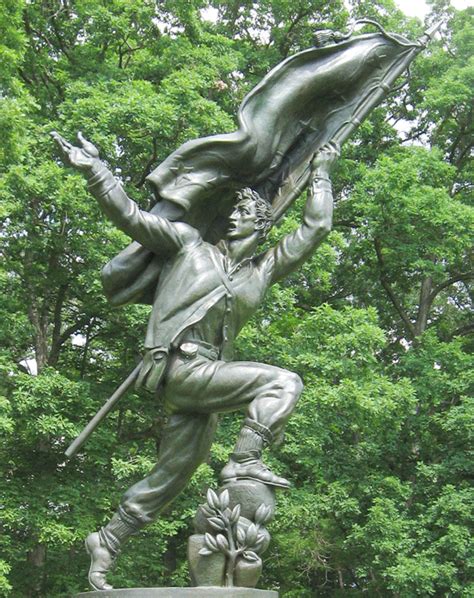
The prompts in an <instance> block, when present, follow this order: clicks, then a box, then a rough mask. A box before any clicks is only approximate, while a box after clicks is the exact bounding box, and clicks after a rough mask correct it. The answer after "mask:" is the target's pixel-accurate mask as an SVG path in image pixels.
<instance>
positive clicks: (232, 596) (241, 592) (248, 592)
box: [75, 586, 278, 598]
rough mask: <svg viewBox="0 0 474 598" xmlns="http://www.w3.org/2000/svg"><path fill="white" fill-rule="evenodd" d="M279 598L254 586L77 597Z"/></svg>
mask: <svg viewBox="0 0 474 598" xmlns="http://www.w3.org/2000/svg"><path fill="white" fill-rule="evenodd" d="M191 597H192V598H278V592H274V591H273V590H255V589H254V588H217V587H215V586H201V587H195V588H128V589H126V588H124V589H121V590H108V591H107V590H106V591H103V592H82V593H81V594H76V596H75V598H191Z"/></svg>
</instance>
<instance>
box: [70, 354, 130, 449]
mask: <svg viewBox="0 0 474 598" xmlns="http://www.w3.org/2000/svg"><path fill="white" fill-rule="evenodd" d="M141 367H142V362H140V363H139V364H138V365H137V366H136V368H135V369H134V370H133V371H132V372H131V373H130V374H129V375H128V376H127V378H126V379H125V380H124V381H123V382H122V384H121V385H120V386H119V387H118V388H117V389H116V390H115V392H114V393H113V395H112V396H111V397H110V398H109V399H108V400H107V401H106V402H105V403H104V404H103V405H102V407H101V408H100V409H99V411H98V412H97V413H96V414H95V415H94V417H93V418H92V419H91V420H90V422H89V423H88V424H87V426H86V427H85V428H84V429H83V430H82V432H81V433H80V434H79V436H78V437H77V438H76V439H75V440H74V441H73V442H72V443H71V444H70V445H69V447H68V448H67V450H66V457H68V458H69V459H70V458H71V457H74V455H75V454H76V453H77V452H78V450H79V449H80V448H81V446H82V445H83V444H84V442H85V441H86V440H87V439H88V438H89V436H90V435H91V434H92V432H93V431H94V430H95V429H96V428H97V426H98V425H99V424H100V422H101V421H102V420H103V419H104V418H105V417H106V416H107V414H108V413H109V412H110V411H111V410H112V409H113V408H114V406H115V404H116V403H117V401H118V400H119V399H120V398H121V397H122V396H123V395H124V394H125V393H126V392H127V390H128V389H129V388H130V387H131V386H132V384H133V383H134V382H135V380H136V379H137V376H138V373H139V372H140V368H141Z"/></svg>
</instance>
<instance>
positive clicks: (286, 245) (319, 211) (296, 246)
mask: <svg viewBox="0 0 474 598" xmlns="http://www.w3.org/2000/svg"><path fill="white" fill-rule="evenodd" d="M338 155H339V150H338V148H337V147H336V146H335V145H332V144H328V145H326V146H324V147H323V148H322V149H321V150H320V151H319V152H318V153H317V154H316V156H315V158H314V159H313V162H312V173H311V182H310V186H309V193H308V200H307V202H306V206H305V208H304V213H303V222H302V223H301V225H300V226H299V227H298V228H297V229H296V230H295V231H294V232H292V233H290V234H289V235H286V236H285V237H283V239H281V240H280V241H279V242H278V243H277V244H276V245H275V246H274V247H272V248H271V249H269V250H268V251H267V252H266V253H265V254H264V255H263V259H262V262H261V267H262V268H265V269H269V271H270V284H273V283H274V282H277V281H278V280H280V279H281V278H283V277H285V276H286V275H288V274H289V273H290V272H292V271H293V270H295V269H296V268H298V266H300V265H301V264H302V263H303V262H304V261H305V260H307V259H308V258H309V257H310V255H311V254H312V253H313V251H314V250H315V249H316V248H317V247H318V245H320V244H321V242H322V241H323V240H324V239H325V237H327V235H328V234H329V232H330V230H331V226H332V211H333V197H332V188H331V181H330V179H329V172H330V170H331V167H332V165H333V163H334V161H335V159H336V158H337V156H338Z"/></svg>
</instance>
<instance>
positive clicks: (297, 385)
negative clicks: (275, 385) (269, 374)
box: [280, 371, 304, 399]
mask: <svg viewBox="0 0 474 598" xmlns="http://www.w3.org/2000/svg"><path fill="white" fill-rule="evenodd" d="M280 384H281V385H282V387H283V389H284V390H285V391H286V392H287V393H289V394H291V395H293V396H294V397H295V399H297V398H298V397H299V396H300V394H301V393H302V391H303V388H304V385H303V380H302V379H301V378H300V376H298V374H295V372H286V371H285V373H284V374H282V376H281V378H280Z"/></svg>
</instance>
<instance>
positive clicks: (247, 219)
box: [227, 199, 257, 239]
mask: <svg viewBox="0 0 474 598" xmlns="http://www.w3.org/2000/svg"><path fill="white" fill-rule="evenodd" d="M256 223H257V213H256V210H255V204H254V202H253V201H250V200H248V199H243V200H242V201H239V203H238V204H237V205H236V206H235V208H234V211H233V212H232V214H231V215H230V217H229V228H228V229H227V237H228V238H229V239H245V238H246V237H249V236H250V235H252V234H253V233H254V232H255V225H256Z"/></svg>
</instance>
